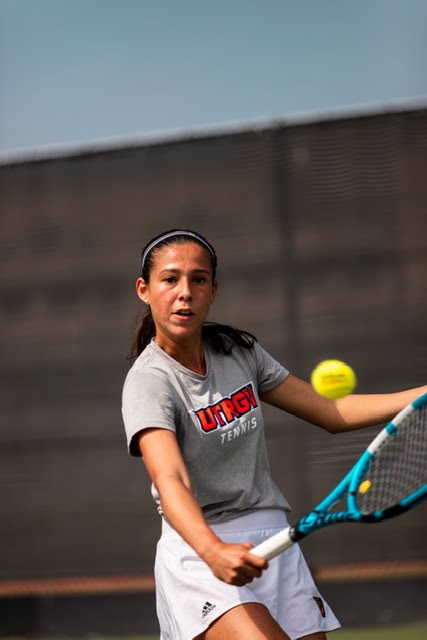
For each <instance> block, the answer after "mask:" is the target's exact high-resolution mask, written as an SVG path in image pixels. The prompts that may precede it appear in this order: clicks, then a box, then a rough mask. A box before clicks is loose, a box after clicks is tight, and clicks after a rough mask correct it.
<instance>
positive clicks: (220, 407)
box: [194, 382, 258, 433]
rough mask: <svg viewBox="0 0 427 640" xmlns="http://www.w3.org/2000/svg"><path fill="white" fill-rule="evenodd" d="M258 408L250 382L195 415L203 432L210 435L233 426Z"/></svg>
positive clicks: (199, 410) (197, 411) (198, 410)
mask: <svg viewBox="0 0 427 640" xmlns="http://www.w3.org/2000/svg"><path fill="white" fill-rule="evenodd" d="M257 407H258V402H257V399H256V396H255V393H254V389H253V386H252V383H251V382H250V383H249V384H247V385H245V386H244V387H242V388H241V389H238V390H237V391H234V393H232V394H231V395H230V396H226V397H225V398H221V400H219V401H218V402H215V404H211V405H208V406H207V407H202V408H201V409H197V410H196V411H194V413H195V414H196V416H197V419H198V421H199V425H200V427H201V429H202V431H204V432H205V433H209V432H210V431H214V430H215V429H218V427H224V426H226V425H229V424H231V423H232V422H234V420H237V419H238V418H241V417H242V416H244V415H246V414H247V413H249V412H250V411H252V409H256V408H257Z"/></svg>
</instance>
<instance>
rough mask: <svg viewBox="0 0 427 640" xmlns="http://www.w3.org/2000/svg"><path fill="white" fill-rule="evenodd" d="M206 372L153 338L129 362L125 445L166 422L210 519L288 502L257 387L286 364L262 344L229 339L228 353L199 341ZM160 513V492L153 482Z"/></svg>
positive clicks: (276, 380)
mask: <svg viewBox="0 0 427 640" xmlns="http://www.w3.org/2000/svg"><path fill="white" fill-rule="evenodd" d="M204 352H205V359H206V367H207V370H206V375H199V374H197V373H194V372H193V371H190V370H189V369H186V368H185V367H183V366H182V365H181V364H179V363H178V362H176V360H174V359H173V358H171V357H170V356H168V355H167V354H166V353H165V352H164V351H163V350H162V349H160V347H158V346H157V345H156V343H155V342H151V343H150V344H149V345H148V346H147V347H146V349H145V350H144V351H143V352H142V353H141V355H140V356H139V357H138V358H137V360H136V361H135V363H134V365H133V367H132V368H131V369H130V371H129V373H128V375H127V377H126V380H125V384H124V388H123V404H122V413H123V420H124V424H125V429H126V435H127V441H128V447H129V452H130V454H131V455H133V456H140V455H141V454H140V451H139V448H138V444H137V439H136V438H135V436H136V435H137V434H138V433H139V432H140V431H141V430H143V429H147V428H149V427H158V428H161V429H169V430H170V431H173V432H174V433H176V437H177V440H178V443H179V446H180V449H181V451H182V455H183V458H184V461H185V463H186V466H187V469H188V473H189V476H190V479H191V485H192V489H193V492H194V494H195V496H196V499H197V501H198V503H199V504H200V506H201V508H202V510H203V512H204V515H205V517H206V519H207V521H208V522H210V523H212V524H213V523H217V522H225V521H227V520H232V519H233V518H236V517H238V516H241V515H244V514H246V513H250V512H253V511H255V510H258V509H267V508H279V509H284V510H289V505H288V503H287V501H286V500H285V498H284V497H283V495H282V494H281V492H280V491H279V489H278V488H277V486H276V484H275V483H274V482H273V480H272V479H271V475H270V469H269V464H268V458H267V451H266V445H265V439H264V420H263V415H262V410H261V402H260V399H259V393H261V392H263V391H268V390H270V389H273V388H274V387H276V386H277V385H278V384H280V383H281V382H282V381H283V380H285V378H286V377H287V376H288V373H289V372H288V371H287V370H286V369H285V368H284V367H283V366H282V365H280V364H279V363H278V362H277V361H276V360H274V358H272V357H271V356H270V355H269V354H268V353H267V352H266V351H264V349H262V347H260V345H259V344H257V343H255V345H254V348H253V349H244V348H242V347H239V346H234V347H233V351H232V354H231V355H224V354H221V353H217V352H216V351H214V350H213V349H212V348H211V347H210V346H209V345H207V344H205V345H204ZM152 494H153V498H154V499H155V501H156V503H157V505H158V510H159V513H162V510H161V505H160V500H159V495H158V492H157V490H156V488H155V487H154V485H153V486H152Z"/></svg>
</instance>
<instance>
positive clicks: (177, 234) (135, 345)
mask: <svg viewBox="0 0 427 640" xmlns="http://www.w3.org/2000/svg"><path fill="white" fill-rule="evenodd" d="M186 242H197V243H198V244H200V245H201V246H202V247H204V248H205V249H206V250H207V251H208V252H209V254H210V258H211V263H212V279H213V280H215V277H216V269H217V257H216V253H215V249H214V248H213V246H212V245H211V244H210V243H209V242H208V241H207V240H206V239H205V238H204V237H203V236H202V235H201V234H200V233H196V232H195V231H190V230H189V229H171V230H170V231H165V232H164V233H161V234H160V235H158V236H156V237H155V238H153V239H152V240H150V242H147V244H146V245H145V247H144V248H143V250H142V253H141V276H142V278H144V280H145V282H147V283H148V282H149V279H150V272H151V269H152V268H153V263H154V258H155V256H156V253H157V251H158V250H159V249H161V248H162V247H165V246H167V245H170V244H184V243H186ZM155 335H156V327H155V324H154V319H153V316H152V314H151V309H150V308H148V309H147V310H146V312H145V313H144V315H143V316H142V318H141V320H140V321H139V323H138V324H137V326H136V329H135V335H134V340H133V342H132V349H131V353H130V356H129V360H130V362H131V363H133V361H134V360H135V359H136V358H137V357H138V356H139V355H140V354H141V353H142V352H143V351H144V349H145V348H146V347H147V346H148V344H149V343H150V342H151V340H152V339H153V338H154V336H155ZM202 337H203V339H204V340H205V341H206V342H208V343H209V344H210V345H211V346H212V348H213V349H214V350H215V351H217V352H218V353H223V354H224V355H229V354H230V353H231V351H232V349H233V346H235V345H237V346H239V347H243V348H244V349H252V348H253V346H254V344H255V342H256V338H255V336H254V335H252V334H251V333H249V332H248V331H242V330H240V329H236V328H235V327H232V326H230V325H225V324H219V323H217V322H205V323H204V324H203V327H202Z"/></svg>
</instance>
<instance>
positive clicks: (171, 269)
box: [160, 267, 211, 275]
mask: <svg viewBox="0 0 427 640" xmlns="http://www.w3.org/2000/svg"><path fill="white" fill-rule="evenodd" d="M162 273H181V269H175V268H173V267H171V268H168V267H166V268H165V269H162V270H161V271H160V275H162ZM190 273H208V274H210V273H211V271H209V269H192V270H191V271H190Z"/></svg>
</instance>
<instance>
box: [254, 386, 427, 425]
mask: <svg viewBox="0 0 427 640" xmlns="http://www.w3.org/2000/svg"><path fill="white" fill-rule="evenodd" d="M426 392H427V385H425V386H422V387H417V388H414V389H407V390H406V391H398V392H396V393H377V394H374V393H373V394H355V393H353V394H351V395H348V396H344V397H343V398H339V399H338V400H327V399H326V398H323V397H322V396H320V395H319V394H318V393H317V392H316V391H315V390H314V389H313V387H312V386H311V385H310V384H309V383H308V382H305V381H304V380H301V379H300V378H297V377H296V376H294V375H292V374H290V375H289V376H288V377H287V378H286V379H285V380H284V381H283V382H282V383H281V384H279V385H278V386H277V387H275V388H274V389H271V390H270V391H265V392H264V393H261V394H260V397H261V400H263V401H264V402H267V403H268V404H271V405H273V406H274V407H278V408H279V409H283V410H284V411H287V412H288V413H291V414H292V415H294V416H296V417H298V418H301V419H302V420H306V421H307V422H311V423H312V424H314V425H317V426H319V427H321V428H322V429H325V430H326V431H329V433H342V432H344V431H354V430H355V429H363V428H364V427H372V426H374V425H377V424H381V423H383V422H389V421H390V420H392V418H394V416H395V415H396V413H398V412H399V411H400V410H401V409H403V408H404V407H405V406H406V405H407V404H409V403H410V402H412V401H413V400H415V398H417V397H418V396H420V395H422V394H423V393H426Z"/></svg>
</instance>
